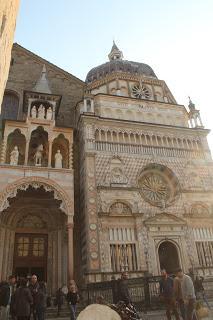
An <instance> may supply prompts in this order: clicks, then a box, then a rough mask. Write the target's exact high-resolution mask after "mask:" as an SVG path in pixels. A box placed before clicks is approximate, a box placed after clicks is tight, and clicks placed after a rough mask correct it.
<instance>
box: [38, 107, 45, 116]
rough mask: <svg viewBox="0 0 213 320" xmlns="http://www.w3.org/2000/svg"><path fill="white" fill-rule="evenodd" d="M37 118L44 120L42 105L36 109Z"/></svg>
mask: <svg viewBox="0 0 213 320" xmlns="http://www.w3.org/2000/svg"><path fill="white" fill-rule="evenodd" d="M38 118H39V119H44V118H45V108H44V106H43V105H42V104H41V105H40V107H39V108H38Z"/></svg>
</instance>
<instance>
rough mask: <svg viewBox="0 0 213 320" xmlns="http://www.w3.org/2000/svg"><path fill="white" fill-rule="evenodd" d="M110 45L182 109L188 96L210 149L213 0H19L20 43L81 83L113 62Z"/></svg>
mask: <svg viewBox="0 0 213 320" xmlns="http://www.w3.org/2000/svg"><path fill="white" fill-rule="evenodd" d="M113 39H114V40H115V42H116V44H117V46H118V47H119V49H120V50H122V51H123V54H124V58H125V59H126V60H131V61H138V62H143V63H147V64H149V65H150V66H151V67H152V68H153V70H154V72H155V73H156V75H157V77H158V78H159V79H162V80H165V81H166V83H167V85H168V87H169V88H170V90H171V91H172V93H173V95H174V96H175V98H176V100H177V102H178V103H180V104H184V105H186V106H187V105H188V96H190V97H191V99H192V101H193V102H194V103H195V105H196V107H197V109H199V110H200V113H201V118H202V121H203V123H204V125H205V128H208V129H212V133H211V134H210V135H209V138H208V141H209V145H210V148H211V150H213V102H212V95H213V88H212V86H213V81H212V77H213V0H185V1H184V0H146V1H145V0H131V1H130V0H78V1H73V0H60V1H58V0H36V1H35V0H21V6H20V10H19V15H18V19H17V25H16V35H15V42H17V43H19V44H20V45H22V46H23V47H25V48H27V49H28V50H30V51H32V52H34V53H36V54H38V55H39V56H41V57H43V58H44V59H46V60H48V61H50V62H52V63H54V64H56V65H57V66H59V67H61V68H62V69H64V70H66V71H68V72H70V73H72V74H73V75H75V76H76V77H78V78H80V79H82V80H85V77H86V74H87V73H88V72H89V70H90V69H91V68H93V67H95V66H98V65H99V64H102V63H104V62H106V61H108V57H107V56H108V53H109V52H110V50H111V47H112V42H113Z"/></svg>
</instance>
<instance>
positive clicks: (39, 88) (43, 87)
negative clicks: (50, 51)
mask: <svg viewBox="0 0 213 320" xmlns="http://www.w3.org/2000/svg"><path fill="white" fill-rule="evenodd" d="M33 91H36V92H41V93H49V94H51V93H52V92H51V90H50V86H49V81H48V79H47V70H46V66H45V64H44V65H43V69H42V72H41V76H40V78H39V79H38V80H37V82H36V85H35V87H34V88H33Z"/></svg>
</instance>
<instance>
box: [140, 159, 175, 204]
mask: <svg viewBox="0 0 213 320" xmlns="http://www.w3.org/2000/svg"><path fill="white" fill-rule="evenodd" d="M138 184H139V187H140V190H141V194H142V197H143V198H144V200H145V201H147V202H149V203H150V204H151V205H153V206H158V207H162V208H165V207H166V206H168V205H169V204H170V203H171V202H172V201H173V200H174V198H175V197H176V195H177V194H178V193H179V192H178V191H179V184H178V181H177V178H176V177H175V176H174V174H173V173H172V172H171V170H169V169H168V168H166V167H164V166H161V165H151V166H150V167H149V166H148V167H147V168H145V169H144V170H143V171H142V173H141V175H140V178H139V180H138Z"/></svg>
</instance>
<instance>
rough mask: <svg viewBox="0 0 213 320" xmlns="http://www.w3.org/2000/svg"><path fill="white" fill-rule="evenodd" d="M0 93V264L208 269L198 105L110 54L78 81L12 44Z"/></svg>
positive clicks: (204, 146) (52, 274)
mask: <svg viewBox="0 0 213 320" xmlns="http://www.w3.org/2000/svg"><path fill="white" fill-rule="evenodd" d="M12 59H13V60H12V61H13V64H12V65H11V69H10V75H9V79H8V83H7V88H6V91H5V96H4V100H3V104H2V119H3V120H2V131H3V137H2V141H1V165H0V178H1V182H2V183H1V186H0V211H1V214H0V237H1V242H0V274H1V278H5V277H6V275H8V274H9V273H12V272H14V273H16V274H19V275H21V274H23V275H30V274H32V273H37V274H38V275H39V277H40V278H41V279H44V280H45V281H47V283H48V288H49V291H50V292H51V293H54V291H55V290H56V289H57V288H58V287H60V286H61V285H63V284H65V283H66V282H67V280H68V279H71V278H73V277H74V278H75V279H76V280H77V281H79V283H80V282H81V283H82V282H84V283H85V282H95V281H103V280H110V279H111V277H112V276H115V277H118V276H119V274H120V272H121V271H123V270H127V271H129V273H130V274H131V277H137V276H143V275H144V274H145V273H147V272H148V273H150V274H153V275H157V274H159V272H160V270H161V269H162V268H166V269H167V271H168V272H170V273H172V272H174V270H175V269H177V268H178V267H182V268H183V269H184V271H186V272H188V271H189V269H191V268H192V269H193V270H196V272H198V273H199V274H202V275H205V276H211V275H213V175H212V167H213V166H212V165H213V162H212V158H211V154H210V150H209V147H208V143H207V135H208V133H209V130H207V129H205V128H204V126H203V124H202V121H201V118H200V113H199V110H197V109H196V106H195V105H194V104H193V103H192V101H191V100H190V102H189V106H188V110H187V109H186V108H185V106H183V105H179V104H178V103H177V102H176V100H175V98H174V97H173V95H172V93H171V91H170V90H169V88H168V87H167V85H166V83H165V82H164V81H162V80H159V79H158V78H157V76H156V75H155V73H154V71H153V70H152V68H151V67H150V66H148V65H146V64H143V63H137V62H132V61H128V60H124V59H123V54H122V52H121V51H120V50H119V49H118V47H117V46H116V45H115V44H113V47H112V50H111V52H110V54H109V61H108V62H106V63H104V64H103V65H100V66H98V67H95V68H93V69H92V70H90V71H89V73H88V75H87V77H86V81H85V82H83V81H81V80H79V79H78V78H76V77H74V76H73V75H71V74H69V73H67V72H65V71H64V70H61V69H60V68H58V67H57V66H54V65H52V64H51V63H49V62H48V61H46V60H44V59H42V58H40V57H38V56H36V55H35V54H33V53H32V52H29V51H28V50H26V49H24V48H22V47H21V46H19V45H17V44H15V45H14V48H13V52H12Z"/></svg>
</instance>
